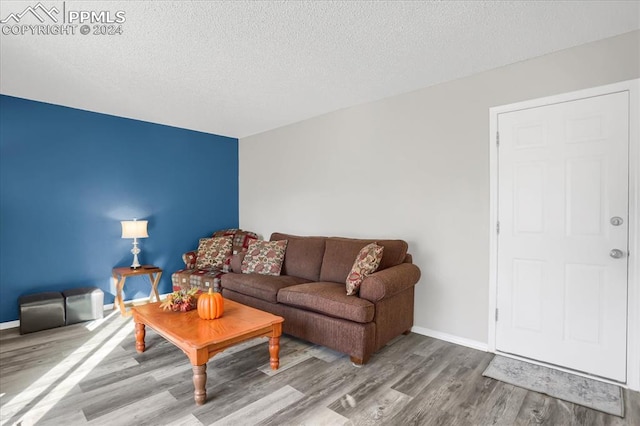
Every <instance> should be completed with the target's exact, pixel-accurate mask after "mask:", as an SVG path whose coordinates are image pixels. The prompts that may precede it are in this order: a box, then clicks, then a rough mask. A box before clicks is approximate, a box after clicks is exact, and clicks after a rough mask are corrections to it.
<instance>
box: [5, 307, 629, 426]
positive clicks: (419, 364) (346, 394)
mask: <svg viewBox="0 0 640 426" xmlns="http://www.w3.org/2000/svg"><path fill="white" fill-rule="evenodd" d="M106 315H107V317H106V318H105V319H104V320H101V321H95V322H91V323H84V324H76V325H72V326H68V327H62V328H58V329H54V330H47V331H42V332H38V333H32V334H28V335H25V336H20V335H19V334H18V331H17V329H11V330H4V331H1V332H0V424H1V425H31V424H42V425H62V424H64V425H66V426H71V425H176V426H177V425H245V424H246V425H374V424H381V425H525V424H545V425H640V394H638V393H637V392H630V391H625V403H626V407H625V412H626V417H625V419H620V418H618V417H615V416H611V415H607V414H603V413H600V412H597V411H594V410H591V409H588V408H585V407H581V406H577V405H574V404H571V403H569V402H565V401H561V400H558V399H555V398H550V397H548V396H545V395H542V394H538V393H535V392H530V391H527V390H524V389H520V388H516V387H514V386H511V385H508V384H505V383H502V382H498V381H496V380H493V379H489V378H485V377H482V375H481V373H482V371H484V369H485V368H486V366H487V364H488V363H489V361H490V360H491V358H492V354H489V353H485V352H480V351H476V350H473V349H469V348H466V347H462V346H458V345H454V344H451V343H447V342H444V341H441V340H437V339H432V338H429V337H425V336H421V335H418V334H414V333H411V334H409V335H407V336H400V337H399V338H397V339H395V340H394V341H392V342H391V343H390V344H388V345H387V346H386V347H385V348H383V349H382V350H380V351H379V352H378V353H376V354H375V355H374V356H373V357H372V358H371V361H370V362H369V363H368V364H367V365H365V366H364V367H362V368H357V367H354V366H353V365H352V364H351V362H350V361H349V357H347V356H345V355H342V354H340V353H337V352H334V351H331V350H329V349H327V348H323V347H320V346H315V345H312V344H309V343H307V342H304V341H301V340H298V339H294V338H292V337H289V336H283V338H282V340H281V350H280V369H279V370H277V371H275V372H274V371H272V370H271V369H270V368H269V351H268V349H267V346H268V343H267V341H266V339H256V340H252V341H249V342H246V343H244V344H242V345H239V346H236V347H234V348H232V349H229V350H228V351H226V352H223V353H221V354H218V355H217V356H216V357H214V358H213V359H212V360H210V361H209V363H208V368H207V373H208V380H207V396H208V400H207V403H206V404H205V405H203V406H196V405H195V403H194V401H193V382H192V372H191V367H190V365H189V362H188V360H187V357H186V356H185V355H184V354H183V353H182V352H181V351H180V350H179V349H177V348H176V347H175V346H173V345H171V344H170V343H168V342H167V341H165V340H164V339H163V338H162V337H160V336H158V335H157V334H155V333H154V332H153V331H152V330H150V329H148V331H147V338H146V342H147V350H146V352H144V353H143V354H138V353H136V351H135V336H134V331H133V323H132V320H131V318H121V317H120V316H119V315H118V314H117V313H112V312H107V313H106Z"/></svg>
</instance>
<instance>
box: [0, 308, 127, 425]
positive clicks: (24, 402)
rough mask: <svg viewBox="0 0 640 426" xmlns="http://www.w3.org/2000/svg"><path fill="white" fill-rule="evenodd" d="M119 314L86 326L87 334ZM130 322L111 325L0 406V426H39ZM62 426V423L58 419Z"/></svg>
mask: <svg viewBox="0 0 640 426" xmlns="http://www.w3.org/2000/svg"><path fill="white" fill-rule="evenodd" d="M119 314H120V313H119V312H117V311H116V312H113V313H112V314H110V315H108V316H107V317H106V318H104V319H103V320H97V321H96V322H99V323H98V324H88V325H87V326H86V328H87V329H89V330H90V331H93V330H96V329H97V327H99V326H100V325H102V324H104V323H105V322H106V321H107V320H108V319H110V318H112V317H113V316H114V315H119ZM133 328H134V327H133V322H132V321H126V322H122V321H117V320H116V321H112V322H111V323H110V324H108V325H107V326H106V327H105V328H104V329H102V330H100V331H98V332H97V334H96V335H95V336H93V337H92V338H91V339H89V340H88V341H87V342H85V343H84V344H82V345H81V346H80V347H78V348H77V349H76V350H75V351H74V352H73V353H72V354H70V355H69V356H68V357H66V358H65V359H64V360H63V361H62V362H60V363H59V364H58V365H56V366H55V367H54V368H52V369H51V370H49V371H48V372H47V373H46V374H44V375H43V376H42V377H41V378H39V379H38V380H36V381H35V382H34V383H32V384H31V385H30V386H29V387H27V388H26V389H25V390H24V391H22V392H21V393H20V394H18V395H16V396H15V397H14V398H13V399H12V400H11V401H9V402H7V403H5V404H4V405H3V406H2V419H1V420H0V425H5V424H8V423H9V422H11V424H22V425H30V424H35V423H36V422H38V421H39V420H40V419H41V418H42V417H43V416H44V415H45V414H46V413H47V412H49V410H51V409H52V408H53V407H54V406H55V405H56V404H57V403H58V402H60V401H61V400H62V398H64V397H65V395H67V393H69V391H71V390H72V389H73V388H74V387H75V386H76V385H77V384H78V383H80V381H81V380H82V379H83V378H84V377H86V376H87V374H89V373H90V372H91V370H93V369H94V368H95V367H96V366H97V365H98V364H99V363H100V361H102V360H103V359H104V358H105V357H106V356H107V355H108V354H109V353H110V352H111V351H112V350H113V349H114V348H115V347H116V346H118V345H119V344H120V343H121V342H122V341H123V340H124V339H125V338H126V337H127V335H129V334H130V333H131V332H132V331H133ZM60 420H61V422H63V421H64V419H60Z"/></svg>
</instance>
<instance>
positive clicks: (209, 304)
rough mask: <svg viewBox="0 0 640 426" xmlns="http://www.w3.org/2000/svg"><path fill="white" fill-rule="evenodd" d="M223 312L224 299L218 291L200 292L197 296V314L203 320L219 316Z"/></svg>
mask: <svg viewBox="0 0 640 426" xmlns="http://www.w3.org/2000/svg"><path fill="white" fill-rule="evenodd" d="M223 312H224V299H223V298H222V295H221V294H220V293H214V292H213V290H211V289H209V293H204V294H201V295H200V297H198V316H199V317H200V318H202V319H204V320H211V319H216V318H220V317H221V316H222V314H223Z"/></svg>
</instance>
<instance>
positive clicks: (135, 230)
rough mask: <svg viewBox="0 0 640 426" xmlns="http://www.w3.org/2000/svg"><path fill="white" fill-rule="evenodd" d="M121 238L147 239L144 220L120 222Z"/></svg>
mask: <svg viewBox="0 0 640 426" xmlns="http://www.w3.org/2000/svg"><path fill="white" fill-rule="evenodd" d="M120 224H121V225H122V238H147V237H148V236H149V234H148V233H147V221H146V220H121V221H120Z"/></svg>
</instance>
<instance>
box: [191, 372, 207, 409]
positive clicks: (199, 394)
mask: <svg viewBox="0 0 640 426" xmlns="http://www.w3.org/2000/svg"><path fill="white" fill-rule="evenodd" d="M192 369H193V386H194V387H195V391H194V392H193V396H194V399H195V400H196V404H198V405H202V404H204V403H205V402H206V400H207V388H206V386H207V364H202V365H194V366H192Z"/></svg>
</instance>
